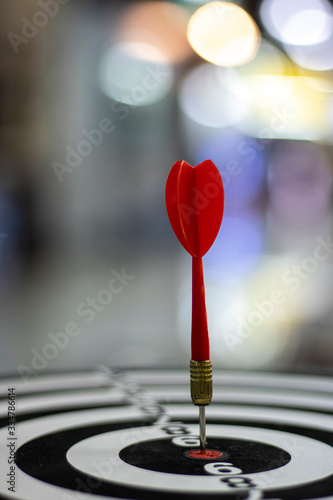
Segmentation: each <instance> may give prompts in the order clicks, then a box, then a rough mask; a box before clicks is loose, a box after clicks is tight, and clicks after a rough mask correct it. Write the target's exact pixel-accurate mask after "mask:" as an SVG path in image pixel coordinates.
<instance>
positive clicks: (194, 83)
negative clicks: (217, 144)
mask: <svg viewBox="0 0 333 500" xmlns="http://www.w3.org/2000/svg"><path fill="white" fill-rule="evenodd" d="M214 69H215V68H214V66H212V65H211V64H207V63H205V64H202V65H200V66H197V67H196V68H194V69H192V70H191V71H190V72H189V73H188V74H187V76H186V77H185V78H184V80H183V82H182V84H181V86H180V90H179V96H178V101H179V106H180V108H181V110H182V111H183V113H184V114H185V115H186V116H188V117H189V118H190V119H191V120H193V121H194V122H196V123H200V124H201V125H204V126H206V127H227V126H230V125H234V124H236V123H237V122H238V121H240V120H241V119H242V118H243V117H244V114H245V112H246V106H245V105H244V104H243V103H242V102H240V101H239V100H238V99H236V98H235V97H234V96H233V95H232V94H230V93H229V92H228V91H226V90H225V89H224V88H223V87H222V86H221V84H220V82H219V81H218V78H217V75H216V72H215V71H214Z"/></svg>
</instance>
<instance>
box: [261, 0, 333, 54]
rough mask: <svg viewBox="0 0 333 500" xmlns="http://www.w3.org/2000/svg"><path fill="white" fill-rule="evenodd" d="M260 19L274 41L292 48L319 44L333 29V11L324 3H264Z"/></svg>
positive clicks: (322, 0) (281, 0) (273, 0)
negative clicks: (292, 46) (276, 40)
mask: <svg viewBox="0 0 333 500" xmlns="http://www.w3.org/2000/svg"><path fill="white" fill-rule="evenodd" d="M260 16H261V19H262V22H263V24H264V26H265V28H266V29H267V31H268V32H269V33H270V34H271V35H272V36H273V37H274V38H276V39H278V40H280V41H281V42H283V43H287V44H292V45H316V44H319V43H321V42H323V41H325V40H327V39H328V38H329V37H330V34H331V32H332V28H333V9H332V6H331V4H330V3H329V2H328V1H327V0H293V1H292V2H291V1H290V0H264V1H263V2H262V4H261V8H260Z"/></svg>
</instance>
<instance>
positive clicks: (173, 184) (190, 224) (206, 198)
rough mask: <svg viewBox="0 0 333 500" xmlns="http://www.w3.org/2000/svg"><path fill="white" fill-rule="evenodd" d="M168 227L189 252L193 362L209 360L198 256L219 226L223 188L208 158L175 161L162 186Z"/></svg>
mask: <svg viewBox="0 0 333 500" xmlns="http://www.w3.org/2000/svg"><path fill="white" fill-rule="evenodd" d="M165 199H166V207H167V212H168V216H169V219H170V223H171V226H172V228H173V230H174V232H175V234H176V236H177V238H178V239H179V241H180V243H181V244H182V245H183V247H184V248H185V249H186V250H187V251H188V253H189V254H190V255H192V335H191V346H192V356H191V359H192V360H194V361H204V360H209V359H210V352H209V336H208V325H207V312H206V301H205V285H204V276H203V266H202V257H203V256H204V255H205V253H206V252H208V250H209V249H210V247H211V246H212V244H213V242H214V240H215V238H216V236H217V234H218V232H219V229H220V226H221V222H222V216H223V209H224V189H223V183H222V179H221V176H220V173H219V171H218V170H217V168H216V166H215V165H214V163H213V162H212V161H211V160H205V161H203V162H202V163H199V164H198V165H196V166H195V167H192V166H191V165H189V164H188V163H186V162H185V161H177V162H176V163H175V164H174V166H173V167H172V169H171V171H170V173H169V176H168V179H167V183H166V188H165Z"/></svg>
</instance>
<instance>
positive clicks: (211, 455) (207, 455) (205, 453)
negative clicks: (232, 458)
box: [187, 450, 222, 460]
mask: <svg viewBox="0 0 333 500" xmlns="http://www.w3.org/2000/svg"><path fill="white" fill-rule="evenodd" d="M187 455H188V456H189V457H191V458H199V459H201V460H212V459H215V458H221V457H222V453H221V452H220V451H216V450H192V451H189V452H188V453H187Z"/></svg>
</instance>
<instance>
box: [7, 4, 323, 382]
mask: <svg viewBox="0 0 333 500" xmlns="http://www.w3.org/2000/svg"><path fill="white" fill-rule="evenodd" d="M1 10H2V12H1V16H0V33H1V38H0V48H1V59H0V314H1V325H0V328H1V350H0V366H1V368H0V370H1V373H2V374H6V373H12V374H17V373H20V374H21V375H22V376H23V377H26V378H29V377H30V376H33V375H38V373H41V372H43V371H44V372H45V371H49V370H58V369H61V370H62V369H73V368H74V369H77V368H87V367H94V366H96V365H98V364H100V363H107V364H109V365H111V366H112V367H154V368H157V367H163V368H165V367H170V368H172V367H177V368H186V367H187V366H188V363H189V359H190V323H191V316H190V311H191V258H190V256H189V255H188V254H187V253H186V252H185V250H184V249H183V248H182V247H181V245H180V244H179V242H178V241H177V239H176V237H175V235H174V234H173V231H172V229H171V226H170V224H169V221H168V218H167V214H166V209H165V202H164V188H165V182H166V178H167V175H168V173H169V170H170V168H171V167H172V165H173V164H174V163H175V162H176V161H177V160H181V159H184V160H186V161H187V162H188V163H190V164H192V165H195V164H197V163H199V162H201V161H203V160H204V159H207V158H210V159H212V160H213V162H214V163H215V164H216V165H217V167H218V168H219V170H220V172H221V175H222V178H223V180H224V184H225V192H226V201H225V216H224V219H223V223H222V227H221V230H220V233H219V235H218V237H217V240H216V242H215V244H214V245H213V247H212V248H211V250H210V251H209V252H208V253H207V255H206V256H205V257H204V269H205V282H206V294H207V309H208V319H209V326H210V336H211V354H212V360H213V364H214V366H215V367H218V368H228V369H250V370H252V369H255V370H285V371H308V372H317V373H327V372H332V369H333V334H332V332H333V300H332V297H333V226H332V213H333V212H332V173H333V151H332V145H333V135H332V132H333V7H332V4H331V2H329V1H328V0H293V1H292V2H291V1H289V0H262V1H259V0H257V1H256V0H249V1H246V0H244V1H239V2H235V3H226V2H207V1H202V0H196V1H194V0H192V1H190V0H188V1H186V0H180V1H172V2H171V1H139V0H138V1H125V0H121V1H118V2H117V1H111V0H29V1H27V0H16V1H15V2H12V1H11V0H3V1H2V4H1Z"/></svg>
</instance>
